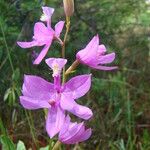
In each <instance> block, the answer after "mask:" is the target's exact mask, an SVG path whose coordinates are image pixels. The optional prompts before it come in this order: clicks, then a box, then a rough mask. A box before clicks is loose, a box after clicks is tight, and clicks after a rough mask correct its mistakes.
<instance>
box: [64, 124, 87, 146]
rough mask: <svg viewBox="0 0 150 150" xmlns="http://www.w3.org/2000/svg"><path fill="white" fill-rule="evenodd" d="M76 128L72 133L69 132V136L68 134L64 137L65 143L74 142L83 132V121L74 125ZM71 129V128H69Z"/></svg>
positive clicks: (76, 141)
mask: <svg viewBox="0 0 150 150" xmlns="http://www.w3.org/2000/svg"><path fill="white" fill-rule="evenodd" d="M76 127H77V129H76V130H75V131H74V132H73V134H71V136H69V137H68V138H66V139H65V140H64V141H63V142H64V143H66V144H76V143H78V142H80V141H79V139H80V136H81V135H82V134H83V132H84V130H85V127H84V123H83V122H82V123H79V124H77V125H76ZM70 130H72V129H70Z"/></svg>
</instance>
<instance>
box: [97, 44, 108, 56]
mask: <svg viewBox="0 0 150 150" xmlns="http://www.w3.org/2000/svg"><path fill="white" fill-rule="evenodd" d="M106 51H107V49H106V47H105V45H103V44H101V45H99V47H98V54H99V55H103V54H105V52H106Z"/></svg>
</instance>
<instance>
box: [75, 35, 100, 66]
mask: <svg viewBox="0 0 150 150" xmlns="http://www.w3.org/2000/svg"><path fill="white" fill-rule="evenodd" d="M98 47H99V37H98V36H94V37H93V39H92V40H91V41H90V43H89V44H88V45H87V46H86V48H85V49H83V50H80V51H79V52H78V53H77V54H76V59H77V60H79V61H80V62H81V63H83V64H87V65H89V64H95V63H97V58H98Z"/></svg>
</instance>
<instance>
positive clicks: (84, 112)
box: [60, 93, 93, 120]
mask: <svg viewBox="0 0 150 150" xmlns="http://www.w3.org/2000/svg"><path fill="white" fill-rule="evenodd" d="M60 106H61V108H62V109H64V110H67V111H69V112H71V113H72V114H74V115H76V116H78V117H80V118H82V119H85V120H88V119H90V118H91V117H92V116H93V113H92V111H91V109H89V108H88V107H85V106H82V105H79V104H77V103H76V102H75V101H74V99H73V98H72V96H71V94H69V93H67V94H66V93H62V94H61V100H60Z"/></svg>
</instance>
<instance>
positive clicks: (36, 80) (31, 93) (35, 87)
mask: <svg viewBox="0 0 150 150" xmlns="http://www.w3.org/2000/svg"><path fill="white" fill-rule="evenodd" d="M22 93H23V95H24V96H27V97H32V98H35V99H45V100H48V99H49V98H50V97H51V96H52V94H53V93H54V85H53V84H52V83H50V82H47V81H46V80H44V79H43V78H41V77H38V76H32V75H25V76H24V83H23V88H22Z"/></svg>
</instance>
